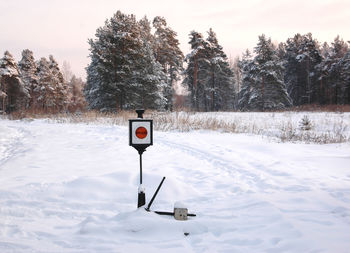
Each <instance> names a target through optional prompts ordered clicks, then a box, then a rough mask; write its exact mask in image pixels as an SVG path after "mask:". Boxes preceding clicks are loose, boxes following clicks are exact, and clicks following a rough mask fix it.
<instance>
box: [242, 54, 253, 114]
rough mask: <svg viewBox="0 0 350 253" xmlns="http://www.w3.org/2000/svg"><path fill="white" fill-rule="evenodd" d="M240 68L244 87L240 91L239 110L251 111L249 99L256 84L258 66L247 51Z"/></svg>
mask: <svg viewBox="0 0 350 253" xmlns="http://www.w3.org/2000/svg"><path fill="white" fill-rule="evenodd" d="M239 68H240V71H241V76H242V86H241V89H240V91H239V95H238V96H239V99H238V108H239V109H240V110H249V109H250V108H249V98H250V93H251V90H252V87H253V85H254V83H255V75H256V73H255V72H256V71H255V69H256V66H255V62H254V61H253V57H252V54H251V53H250V51H249V50H248V49H247V50H246V51H245V53H244V54H243V56H242V60H241V61H240V62H239Z"/></svg>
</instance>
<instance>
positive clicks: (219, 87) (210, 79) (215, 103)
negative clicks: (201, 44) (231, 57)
mask: <svg viewBox="0 0 350 253" xmlns="http://www.w3.org/2000/svg"><path fill="white" fill-rule="evenodd" d="M205 51H206V55H207V58H208V63H209V66H208V69H207V70H206V71H207V80H206V82H207V83H206V85H205V87H206V95H207V96H208V100H209V110H210V111H217V110H232V109H234V102H235V89H234V74H233V71H232V70H231V68H230V66H229V63H228V59H227V56H226V54H225V53H224V51H223V48H222V46H220V45H219V42H218V39H217V37H216V34H215V33H214V31H213V30H212V29H211V28H210V30H209V31H208V38H207V40H206V43H205Z"/></svg>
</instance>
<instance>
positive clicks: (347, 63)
mask: <svg viewBox="0 0 350 253" xmlns="http://www.w3.org/2000/svg"><path fill="white" fill-rule="evenodd" d="M337 65H338V66H337V69H339V73H340V75H339V79H338V82H339V87H340V93H341V96H340V99H339V100H340V101H339V102H338V103H340V104H350V50H348V51H347V53H346V54H345V55H344V56H343V58H342V59H341V60H340V61H339V62H338V64H337Z"/></svg>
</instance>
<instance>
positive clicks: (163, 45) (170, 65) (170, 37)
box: [153, 16, 184, 111]
mask: <svg viewBox="0 0 350 253" xmlns="http://www.w3.org/2000/svg"><path fill="white" fill-rule="evenodd" d="M153 27H154V28H155V29H156V30H155V33H154V54H155V57H156V60H157V61H158V62H159V63H160V64H161V66H162V67H163V70H164V72H165V74H166V86H165V89H164V96H165V98H166V99H167V103H166V105H165V109H166V110H170V111H171V110H172V109H173V94H174V85H175V82H176V81H178V80H179V79H180V72H181V71H182V70H183V67H182V63H183V60H184V55H183V53H182V52H181V50H180V48H179V44H180V43H179V41H178V40H177V39H176V36H177V34H176V32H175V31H173V30H172V29H171V28H170V27H168V26H167V23H166V20H165V18H163V17H160V16H157V17H155V18H154V19H153Z"/></svg>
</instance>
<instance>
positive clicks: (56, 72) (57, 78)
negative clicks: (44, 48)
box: [49, 55, 68, 111]
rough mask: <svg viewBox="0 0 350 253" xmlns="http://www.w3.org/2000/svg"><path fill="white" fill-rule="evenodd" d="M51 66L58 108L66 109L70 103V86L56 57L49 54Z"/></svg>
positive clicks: (59, 109)
mask: <svg viewBox="0 0 350 253" xmlns="http://www.w3.org/2000/svg"><path fill="white" fill-rule="evenodd" d="M49 68H50V71H51V75H52V86H53V87H54V97H55V107H56V110H58V111H62V110H65V109H66V107H67V104H68V100H67V99H68V86H67V83H66V82H65V80H64V78H63V74H62V72H61V70H60V68H59V66H58V63H57V61H56V60H55V58H54V57H53V56H52V55H50V56H49Z"/></svg>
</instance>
